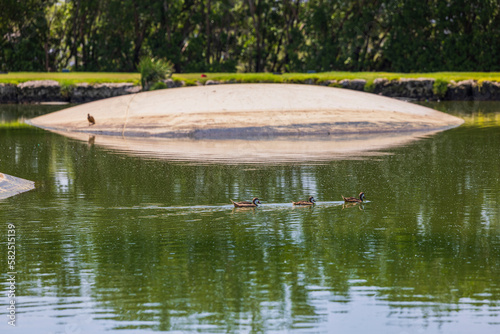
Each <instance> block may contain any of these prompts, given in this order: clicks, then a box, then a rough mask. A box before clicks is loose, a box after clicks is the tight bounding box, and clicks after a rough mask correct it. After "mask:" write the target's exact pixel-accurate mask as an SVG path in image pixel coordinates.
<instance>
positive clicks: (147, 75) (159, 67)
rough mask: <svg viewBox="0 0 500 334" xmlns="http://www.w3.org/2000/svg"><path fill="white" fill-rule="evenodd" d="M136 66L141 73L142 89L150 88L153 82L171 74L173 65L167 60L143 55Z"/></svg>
mask: <svg viewBox="0 0 500 334" xmlns="http://www.w3.org/2000/svg"><path fill="white" fill-rule="evenodd" d="M137 68H138V70H139V73H141V85H142V89H143V90H150V88H151V87H152V86H153V85H154V84H155V83H157V82H160V81H162V80H165V79H166V78H167V77H168V78H170V77H171V76H172V72H173V69H174V65H172V63H171V62H170V61H168V60H167V61H165V60H162V59H154V58H150V57H143V58H141V61H140V62H139V66H138V67H137Z"/></svg>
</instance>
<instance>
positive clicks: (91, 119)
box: [87, 114, 95, 126]
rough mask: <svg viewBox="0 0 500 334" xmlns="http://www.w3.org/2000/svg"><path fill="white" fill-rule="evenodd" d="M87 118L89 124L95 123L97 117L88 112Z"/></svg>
mask: <svg viewBox="0 0 500 334" xmlns="http://www.w3.org/2000/svg"><path fill="white" fill-rule="evenodd" d="M87 120H88V121H89V126H91V125H94V124H95V119H94V117H93V116H90V114H87Z"/></svg>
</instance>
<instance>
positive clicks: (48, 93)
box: [0, 78, 500, 103]
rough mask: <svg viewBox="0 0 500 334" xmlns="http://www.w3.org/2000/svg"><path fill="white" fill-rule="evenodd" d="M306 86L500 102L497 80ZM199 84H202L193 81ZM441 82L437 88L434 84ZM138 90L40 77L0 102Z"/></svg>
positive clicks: (86, 98) (81, 99) (85, 98)
mask: <svg viewBox="0 0 500 334" xmlns="http://www.w3.org/2000/svg"><path fill="white" fill-rule="evenodd" d="M164 83H165V85H166V87H167V88H176V87H182V86H185V83H184V82H181V81H174V80H172V79H168V80H166V81H165V82H164ZM227 83H236V82H235V81H228V82H225V81H215V80H207V81H206V82H205V85H217V84H227ZM295 83H302V84H309V85H322V86H331V87H341V88H345V89H352V90H358V91H367V92H371V93H374V94H378V95H383V96H389V97H395V98H402V99H408V100H440V99H441V100H458V101H465V100H481V101H486V100H492V101H500V83H499V82H492V81H483V82H479V83H478V82H477V81H474V80H464V81H460V82H454V81H452V82H451V83H449V84H447V87H446V83H443V82H439V83H436V81H435V80H434V79H431V78H419V79H399V80H387V79H375V80H374V81H373V83H370V84H367V82H366V80H362V79H354V80H348V79H345V80H341V81H340V82H338V81H337V80H326V81H317V80H314V79H307V80H304V81H300V82H295ZM197 84H198V85H202V83H199V82H198V83H197ZM438 84H440V85H443V84H444V86H441V87H438V88H440V89H437V85H438ZM140 91H141V87H140V86H135V85H133V84H131V83H102V84H88V83H81V84H76V85H75V86H69V87H61V85H60V84H59V83H58V82H57V81H52V80H41V81H28V82H24V83H21V84H19V85H13V84H0V103H40V102H71V103H85V102H90V101H96V100H101V99H106V98H109V97H114V96H120V95H126V94H134V93H138V92H140Z"/></svg>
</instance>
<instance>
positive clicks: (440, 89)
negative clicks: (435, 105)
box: [432, 79, 448, 99]
mask: <svg viewBox="0 0 500 334" xmlns="http://www.w3.org/2000/svg"><path fill="white" fill-rule="evenodd" d="M447 91H448V81H446V80H443V79H436V80H435V81H434V85H433V86H432V92H433V93H434V95H436V96H437V97H438V98H440V99H442V98H444V97H445V96H446V92H447Z"/></svg>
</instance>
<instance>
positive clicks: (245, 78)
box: [173, 72, 500, 84]
mask: <svg viewBox="0 0 500 334" xmlns="http://www.w3.org/2000/svg"><path fill="white" fill-rule="evenodd" d="M205 74H206V77H205V78H202V77H201V73H189V74H184V73H181V74H174V75H173V78H174V79H179V80H185V81H194V82H195V81H199V82H202V83H204V82H205V81H207V80H220V81H235V82H247V83H256V82H276V83H283V82H289V83H292V82H304V81H305V80H309V79H312V80H314V81H316V82H318V81H326V80H337V81H340V80H343V79H349V80H353V79H365V80H366V81H367V83H368V84H371V83H373V81H374V80H375V79H378V78H384V79H388V80H393V79H401V78H413V79H415V78H432V79H436V80H440V81H444V82H450V81H452V80H454V81H457V82H458V81H462V80H469V79H472V80H477V81H478V82H482V81H500V72H434V73H391V72H322V73H310V74H306V73H284V74H282V75H274V74H271V73H205Z"/></svg>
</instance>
